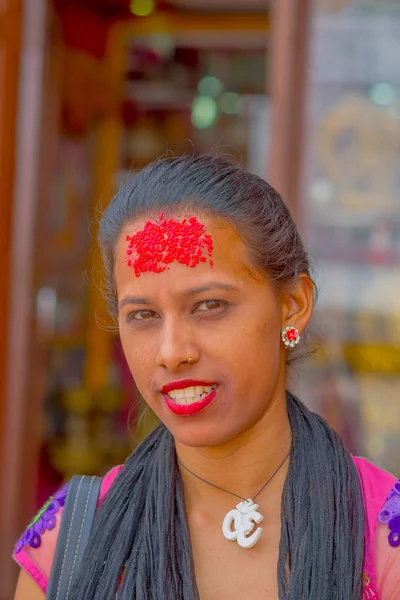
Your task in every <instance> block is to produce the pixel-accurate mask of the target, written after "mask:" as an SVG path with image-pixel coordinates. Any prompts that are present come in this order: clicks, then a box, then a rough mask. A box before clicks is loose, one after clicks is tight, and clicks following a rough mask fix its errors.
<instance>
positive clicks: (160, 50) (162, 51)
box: [149, 33, 175, 57]
mask: <svg viewBox="0 0 400 600" xmlns="http://www.w3.org/2000/svg"><path fill="white" fill-rule="evenodd" d="M149 46H150V48H151V49H152V50H154V52H156V54H158V55H159V56H162V57H167V56H170V55H171V54H172V53H173V51H174V50H175V40H174V38H173V37H172V35H169V34H168V33H159V34H155V35H151V36H149Z"/></svg>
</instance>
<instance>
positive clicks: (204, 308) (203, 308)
mask: <svg viewBox="0 0 400 600" xmlns="http://www.w3.org/2000/svg"><path fill="white" fill-rule="evenodd" d="M226 306H227V303H226V302H224V301H223V300H205V301H204V302H201V304H198V306H197V308H196V311H198V312H213V311H218V310H221V309H223V308H225V307H226Z"/></svg>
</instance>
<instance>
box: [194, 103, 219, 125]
mask: <svg viewBox="0 0 400 600" xmlns="http://www.w3.org/2000/svg"><path fill="white" fill-rule="evenodd" d="M217 114H218V107H217V103H216V102H215V100H214V99H213V98H210V97H209V96H197V98H195V99H194V100H193V103H192V123H193V125H194V126H195V127H197V128H198V129H207V127H211V125H213V124H214V123H215V120H216V118H217Z"/></svg>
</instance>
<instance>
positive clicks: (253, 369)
mask: <svg viewBox="0 0 400 600" xmlns="http://www.w3.org/2000/svg"><path fill="white" fill-rule="evenodd" d="M181 218H182V219H183V218H184V216H182V217H181ZM197 219H198V220H199V222H200V223H202V224H204V226H205V229H206V233H207V234H209V235H211V236H212V240H213V246H214V248H213V252H212V261H213V266H211V265H210V262H209V261H208V260H207V261H206V262H200V263H199V264H198V265H197V266H195V267H193V268H190V267H188V266H186V265H183V264H180V263H179V262H173V263H171V264H170V268H169V270H166V271H163V272H161V273H153V272H144V273H141V274H140V276H139V277H138V276H136V275H135V272H134V269H133V268H132V267H131V266H127V256H126V249H127V241H126V239H127V236H132V235H133V234H135V233H136V232H137V231H139V230H142V228H143V226H144V222H137V223H134V224H133V225H129V226H127V227H126V228H125V229H124V230H123V232H122V234H121V236H120V238H119V241H118V244H117V248H116V264H115V278H116V287H117V294H118V303H119V330H120V336H121V341H122V345H123V349H124V353H125V356H126V359H127V362H128V365H129V368H130V370H131V373H132V376H133V378H134V380H135V382H136V385H137V387H138V389H139V391H140V393H141V394H142V396H143V397H144V398H145V400H146V402H147V403H148V405H149V406H150V407H151V408H152V410H153V411H154V412H155V413H156V414H157V415H158V417H159V418H160V419H161V421H163V422H164V423H165V425H166V426H167V427H168V429H169V430H170V431H171V433H172V434H173V436H174V437H175V439H177V440H178V441H179V442H181V443H183V444H186V445H189V446H195V447H204V446H216V445H219V444H222V443H226V442H227V441H229V440H232V439H234V438H235V437H236V436H238V435H240V434H242V433H244V432H245V431H247V430H249V429H250V428H251V427H252V426H254V425H255V424H256V423H257V422H258V421H259V420H260V419H262V417H263V416H264V415H265V413H266V411H267V410H268V407H269V405H270V403H271V402H272V401H273V399H274V398H275V397H276V396H277V395H278V394H280V393H282V391H283V390H284V388H285V353H286V350H285V349H284V348H283V345H282V343H281V340H280V334H281V329H282V327H284V326H286V325H288V324H290V325H295V326H296V325H297V327H298V328H299V329H300V327H299V325H301V324H299V323H296V322H293V321H294V320H295V319H293V318H292V320H291V321H290V323H289V322H288V321H287V316H288V312H289V311H290V310H291V308H290V306H289V303H287V302H284V301H282V299H281V298H280V297H279V295H278V294H277V293H276V291H274V289H273V287H272V286H271V284H270V283H269V282H268V281H267V280H266V279H265V278H263V277H262V276H258V277H255V276H254V270H253V272H252V271H251V267H250V263H249V259H248V251H247V248H246V246H245V245H244V244H243V242H242V241H241V240H240V238H239V236H238V235H237V233H236V231H235V230H234V229H233V227H232V226H230V225H229V224H227V223H224V222H221V221H217V220H216V219H213V218H205V217H200V216H197ZM189 356H190V358H191V362H188V357H189ZM164 386H167V387H166V388H165V387H164ZM182 386H183V390H180V389H179V388H181V387H182ZM163 388H164V389H163Z"/></svg>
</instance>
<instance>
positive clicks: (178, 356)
mask: <svg viewBox="0 0 400 600" xmlns="http://www.w3.org/2000/svg"><path fill="white" fill-rule="evenodd" d="M199 356H200V355H199V351H198V349H197V347H196V345H195V344H194V342H193V336H192V335H191V330H190V328H189V327H187V325H186V324H185V323H182V322H177V321H165V324H164V326H163V328H162V330H161V334H160V341H159V348H158V352H157V357H156V362H157V366H158V367H162V368H164V369H168V371H171V373H173V372H174V371H178V370H179V369H180V368H182V367H183V366H185V365H193V364H195V363H196V362H198V360H199Z"/></svg>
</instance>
